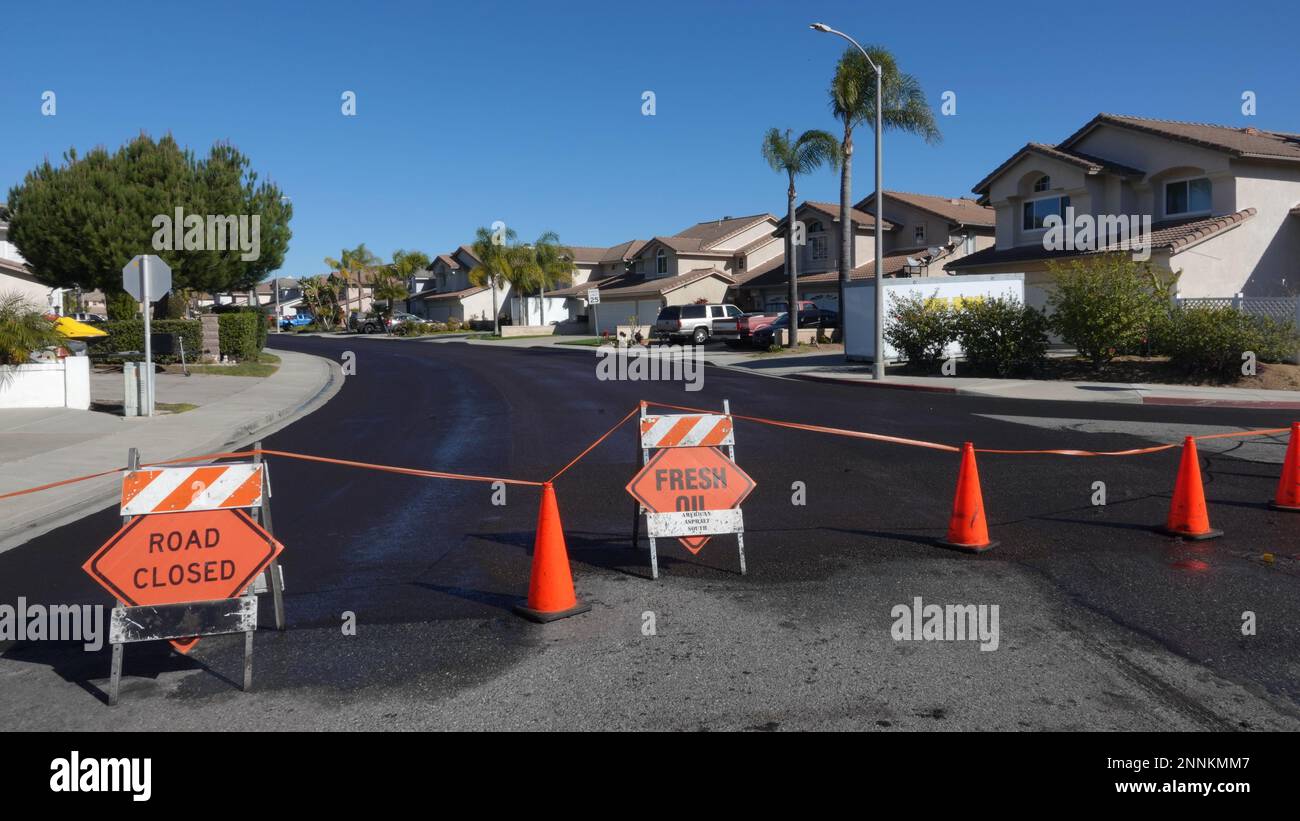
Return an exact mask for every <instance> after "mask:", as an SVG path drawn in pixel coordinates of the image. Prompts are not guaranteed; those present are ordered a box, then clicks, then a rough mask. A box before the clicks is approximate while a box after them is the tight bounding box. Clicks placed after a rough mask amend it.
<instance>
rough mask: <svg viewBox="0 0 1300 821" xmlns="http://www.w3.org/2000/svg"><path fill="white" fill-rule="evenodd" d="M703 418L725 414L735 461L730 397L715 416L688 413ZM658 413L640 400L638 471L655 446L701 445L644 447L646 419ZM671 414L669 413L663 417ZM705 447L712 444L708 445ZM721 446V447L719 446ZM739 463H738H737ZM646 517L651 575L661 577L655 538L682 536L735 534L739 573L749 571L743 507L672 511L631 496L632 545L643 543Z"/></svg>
mask: <svg viewBox="0 0 1300 821" xmlns="http://www.w3.org/2000/svg"><path fill="white" fill-rule="evenodd" d="M688 415H689V416H695V417H698V418H700V419H708V418H717V416H721V417H725V418H726V420H727V425H728V429H727V431H726V437H725V439H724V440H723V442H722V443H721V444H722V445H723V446H724V447H725V448H726V451H727V458H728V459H730V460H731V461H732V462H735V461H736V438H735V427H734V424H733V423H732V420H731V400H730V399H724V400H722V413H721V414H719V415H715V416H710V415H708V414H688ZM655 417H656V415H652V414H647V413H646V403H645V402H642V403H641V413H640V416H639V418H638V420H637V440H636V448H637V460H638V461H637V472H638V473H640V471H641V469H642V468H644V467H645V466H646V463H647V462H649V461H650V451H651V450H653V449H662V448H663V447H700V445H696V444H690V445H681V444H672V445H664V446H660V447H659V448H648V447H643V445H644V444H645V443H644V441H643V439H642V433H641V432H642V431H643V430H645V428H644V423H645V421H646V420H647V419H652V418H655ZM662 418H669V417H662ZM704 447H711V446H709V445H705V446H704ZM719 449H721V448H719ZM737 467H739V465H737ZM643 515H644V516H645V518H646V538H647V540H648V541H649V542H650V578H651V579H656V580H657V579H658V578H659V549H658V545H657V544H655V540H656V539H661V538H670V537H681V536H705V535H708V536H726V535H730V534H734V535H735V537H736V552H737V554H738V555H739V557H740V575H742V576H744V575H745V574H746V572H747V571H746V568H745V519H744V514H742V513H741V510H740V507H739V506H737V507H734V508H730V509H727V510H693V511H675V512H670V513H655V512H654V511H651V510H647V509H646V508H645V507H642V505H641V502H640V501H639V500H637V499H633V500H632V548H633V549H638V548H639V547H640V546H641V517H642V516H643Z"/></svg>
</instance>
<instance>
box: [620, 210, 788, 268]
mask: <svg viewBox="0 0 1300 821" xmlns="http://www.w3.org/2000/svg"><path fill="white" fill-rule="evenodd" d="M775 219H776V217H774V216H772V215H771V214H751V215H750V216H747V217H723V218H721V219H716V220H706V221H705V222H697V223H695V224H694V225H692V226H690V227H688V228H685V229H683V230H681V231H678V232H677V233H676V234H672V235H670V236H656V237H652V238H651V239H650V241H649V242H643V243H641V246H640V247H639V248H637V249H636V251H635V252H633V253H632V256H637V255H640V253H641V252H642V251H644V250H645V247H646V246H647V245H649V244H650V243H651V242H659V243H661V244H663V245H666V246H668V247H669V248H671V249H673V250H674V251H676V252H678V253H699V254H718V255H722V256H728V255H731V254H732V253H733V252H732V251H724V250H717V249H716V246H718V245H720V244H721V243H722V242H723V241H724V240H726V239H729V238H730V237H734V236H736V235H737V234H740V233H742V232H744V231H746V230H748V229H749V228H751V227H753V226H754V225H757V224H758V223H760V222H763V221H764V220H775ZM630 258H631V257H625V259H630Z"/></svg>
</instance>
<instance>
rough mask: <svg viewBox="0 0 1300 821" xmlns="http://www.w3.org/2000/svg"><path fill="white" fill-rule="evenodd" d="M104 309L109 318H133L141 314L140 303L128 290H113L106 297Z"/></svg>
mask: <svg viewBox="0 0 1300 821" xmlns="http://www.w3.org/2000/svg"><path fill="white" fill-rule="evenodd" d="M104 310H105V311H106V312H107V313H108V318H109V319H118V320H124V321H125V320H131V319H138V318H139V316H140V303H139V302H136V301H135V297H133V296H131V295H130V294H128V293H127V292H126V291H111V292H109V293H108V295H106V296H105V297H104Z"/></svg>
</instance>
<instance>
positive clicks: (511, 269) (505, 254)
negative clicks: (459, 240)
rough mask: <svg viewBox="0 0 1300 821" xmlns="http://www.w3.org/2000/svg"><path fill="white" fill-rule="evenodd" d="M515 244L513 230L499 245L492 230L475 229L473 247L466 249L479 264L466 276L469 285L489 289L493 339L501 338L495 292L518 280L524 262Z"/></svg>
mask: <svg viewBox="0 0 1300 821" xmlns="http://www.w3.org/2000/svg"><path fill="white" fill-rule="evenodd" d="M517 240H518V234H516V233H515V230H514V229H513V228H507V229H505V232H504V233H503V235H502V236H501V241H500V242H498V238H497V235H496V234H495V233H494V232H493V231H492V229H490V228H479V229H478V230H477V231H475V232H474V244H473V245H471V246H470V250H471V251H473V253H474V257H475V258H476V259H478V261H479V267H477V268H475V269H473V270H472V271H470V272H469V281H470V282H471V283H473V284H474V285H486V286H488V287H489V288H491V289H492V333H494V334H495V335H497V336H500V335H501V316H500V308H499V307H498V305H497V291H498V289H500V288H501V287H502V286H503V285H505V284H506V283H509V282H513V281H514V280H515V279H516V278H518V277H519V274H518V270H519V269H520V268H522V267H523V265H524V264H525V263H526V261H527V260H525V259H523V255H521V254H520V252H519V244H518V242H517Z"/></svg>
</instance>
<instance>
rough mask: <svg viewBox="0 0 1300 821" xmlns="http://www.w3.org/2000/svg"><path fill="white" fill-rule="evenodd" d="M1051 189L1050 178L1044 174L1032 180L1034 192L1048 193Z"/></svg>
mask: <svg viewBox="0 0 1300 821" xmlns="http://www.w3.org/2000/svg"><path fill="white" fill-rule="evenodd" d="M1051 188H1052V178H1051V177H1049V176H1047V175H1046V174H1044V175H1043V176H1041V177H1039V178H1038V179H1036V180H1034V191H1035V192H1038V191H1050V190H1051Z"/></svg>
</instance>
